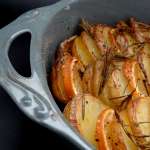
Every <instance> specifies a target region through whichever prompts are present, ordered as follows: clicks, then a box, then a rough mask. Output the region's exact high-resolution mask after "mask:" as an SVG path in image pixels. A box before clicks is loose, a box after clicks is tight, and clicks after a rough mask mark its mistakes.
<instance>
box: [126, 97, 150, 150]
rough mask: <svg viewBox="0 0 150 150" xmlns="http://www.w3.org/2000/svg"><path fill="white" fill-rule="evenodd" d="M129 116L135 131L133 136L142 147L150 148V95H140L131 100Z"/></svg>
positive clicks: (128, 109)
mask: <svg viewBox="0 0 150 150" xmlns="http://www.w3.org/2000/svg"><path fill="white" fill-rule="evenodd" d="M127 111H128V118H129V122H130V125H131V129H132V132H133V135H132V137H133V138H134V139H135V140H136V143H137V146H138V147H140V148H141V149H149V148H150V97H140V98H137V99H135V100H132V101H130V103H129V105H128V108H127Z"/></svg>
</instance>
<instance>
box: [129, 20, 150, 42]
mask: <svg viewBox="0 0 150 150" xmlns="http://www.w3.org/2000/svg"><path fill="white" fill-rule="evenodd" d="M130 24H131V28H132V31H133V34H134V36H135V38H136V40H137V41H138V42H141V43H143V42H149V41H150V25H149V24H145V23H142V22H138V21H136V19H135V18H131V19H130Z"/></svg>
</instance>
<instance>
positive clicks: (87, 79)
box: [82, 64, 94, 94]
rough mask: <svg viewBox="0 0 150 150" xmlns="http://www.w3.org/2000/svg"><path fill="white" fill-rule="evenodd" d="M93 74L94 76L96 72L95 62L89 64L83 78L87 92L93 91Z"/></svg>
mask: <svg viewBox="0 0 150 150" xmlns="http://www.w3.org/2000/svg"><path fill="white" fill-rule="evenodd" d="M93 76H94V72H93V64H92V65H89V66H87V68H86V70H85V72H84V75H83V78H82V82H83V89H84V92H85V93H91V94H92V93H93Z"/></svg>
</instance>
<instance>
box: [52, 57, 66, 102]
mask: <svg viewBox="0 0 150 150" xmlns="http://www.w3.org/2000/svg"><path fill="white" fill-rule="evenodd" d="M66 57H68V55H65V56H64V57H62V58H61V59H60V61H58V63H57V65H56V68H55V69H56V74H57V75H56V81H55V80H54V81H52V82H54V83H53V84H55V82H56V84H57V88H58V92H59V93H60V95H61V97H60V101H61V102H63V103H67V101H68V96H67V95H66V91H65V87H64V82H63V75H62V64H63V62H64V59H65V58H66Z"/></svg>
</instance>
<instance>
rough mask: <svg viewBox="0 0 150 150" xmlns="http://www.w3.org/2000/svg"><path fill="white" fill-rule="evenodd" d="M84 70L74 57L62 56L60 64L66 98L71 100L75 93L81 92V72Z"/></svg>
mask: <svg viewBox="0 0 150 150" xmlns="http://www.w3.org/2000/svg"><path fill="white" fill-rule="evenodd" d="M83 70H84V68H83V66H82V64H81V63H80V62H79V61H78V60H77V59H76V58H74V57H71V56H67V57H66V58H64V63H63V65H62V76H63V82H64V89H65V93H66V95H67V97H68V100H71V99H72V97H73V96H75V95H76V94H79V93H82V92H83V85H82V81H81V74H80V72H82V71H83Z"/></svg>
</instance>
